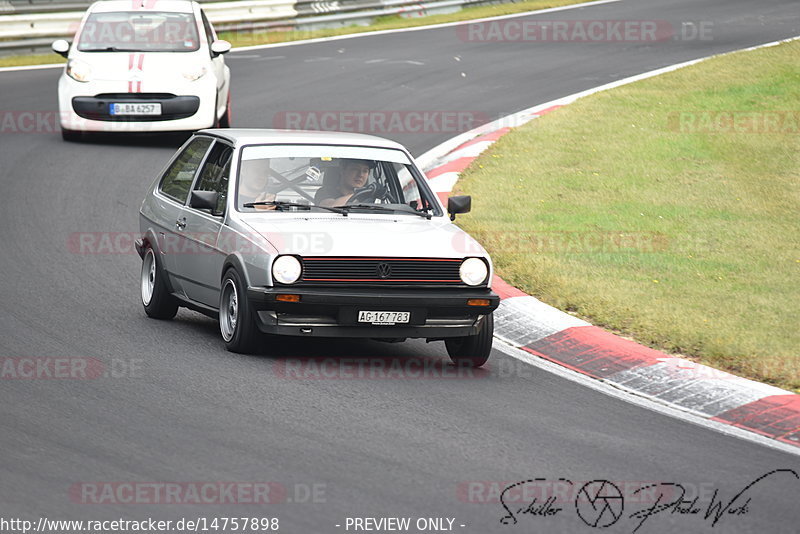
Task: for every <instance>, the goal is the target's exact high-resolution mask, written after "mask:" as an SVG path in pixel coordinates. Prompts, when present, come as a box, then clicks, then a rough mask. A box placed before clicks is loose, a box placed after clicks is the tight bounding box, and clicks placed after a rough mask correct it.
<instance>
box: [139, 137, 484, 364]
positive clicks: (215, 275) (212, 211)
mask: <svg viewBox="0 0 800 534" xmlns="http://www.w3.org/2000/svg"><path fill="white" fill-rule="evenodd" d="M469 209H470V198H469V197H465V196H462V197H450V198H449V199H448V203H447V209H446V210H445V208H444V206H443V205H442V203H441V201H440V200H439V198H438V197H437V195H436V194H435V193H434V192H433V191H431V188H430V187H429V185H428V183H427V180H426V179H425V176H424V174H423V173H422V172H421V171H420V170H419V169H418V168H417V166H416V164H415V163H414V160H413V158H412V157H411V155H410V154H409V153H408V151H407V150H406V149H405V148H403V147H402V146H401V145H399V144H397V143H395V142H392V141H389V140H386V139H381V138H378V137H373V136H367V135H360V134H346V133H332V132H300V131H278V130H237V129H220V130H203V131H200V132H198V133H196V134H195V135H194V136H192V137H191V139H189V140H188V141H187V142H186V143H185V144H184V145H183V146H182V147H181V148H180V149H179V150H178V152H177V153H176V154H175V156H173V158H172V160H171V161H170V162H169V163H168V164H167V166H166V167H165V169H164V170H163V172H161V174H159V175H158V176H157V177H156V179H155V181H154V183H153V185H152V187H151V188H150V190H149V191H148V193H147V196H146V198H145V199H144V202H143V203H142V207H141V209H140V211H139V220H140V229H141V238H140V239H139V240H137V242H136V248H137V251H138V252H139V255H140V256H141V257H142V275H141V282H140V284H141V297H142V304H143V305H144V310H145V312H146V313H147V315H148V316H150V317H154V318H157V319H171V318H173V317H174V316H175V314H176V313H177V310H178V308H179V307H180V306H184V307H186V308H190V309H192V310H196V311H198V312H201V313H204V314H206V315H208V316H211V317H214V318H218V319H219V324H220V332H221V334H222V339H223V340H224V341H225V344H226V346H227V348H228V349H229V350H232V351H235V352H251V351H254V350H257V349H258V348H259V346H260V345H261V344H264V343H265V334H266V335H286V336H322V337H351V338H374V339H383V340H392V341H401V340H404V339H406V338H426V339H428V340H430V341H432V340H443V341H445V344H446V347H447V352H448V354H449V355H450V357H451V359H452V360H453V361H454V362H455V363H457V364H464V365H472V366H480V365H483V364H484V363H485V362H486V360H487V358H488V357H489V353H490V352H491V345H492V333H493V328H494V327H493V319H492V312H493V311H494V310H495V309H496V308H497V306H498V304H499V298H498V296H497V295H496V294H494V293H493V292H492V291H491V289H490V284H491V279H492V264H491V261H490V259H489V256H488V254H487V253H486V251H485V250H484V249H483V248H482V247H481V246H480V245H479V244H478V243H477V242H476V241H475V240H474V239H472V238H471V237H469V235H467V234H466V233H465V232H464V231H462V230H461V229H459V228H458V227H457V226H456V225H454V224H453V223H452V222H451V221H452V219H453V218H454V217H455V215H456V214H458V213H465V212H468V211H469ZM446 212H447V213H449V217H448V216H447V214H446Z"/></svg>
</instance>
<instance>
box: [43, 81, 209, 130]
mask: <svg viewBox="0 0 800 534" xmlns="http://www.w3.org/2000/svg"><path fill="white" fill-rule="evenodd" d="M126 90H127V82H120V81H96V82H89V83H86V84H81V83H79V82H76V81H74V80H72V79H71V78H70V77H69V76H67V75H66V74H62V75H61V78H60V79H59V83H58V107H59V115H60V122H61V128H62V129H65V130H72V131H79V132H108V133H115V132H118V133H128V132H145V133H147V132H176V131H196V130H201V129H203V128H209V127H212V126H213V125H214V124H215V122H216V118H217V110H216V109H215V104H216V85H215V82H214V80H213V79H209V80H201V81H198V82H194V83H192V84H178V85H174V86H168V85H167V84H158V85H153V84H148V89H147V92H145V93H126ZM123 102H133V103H148V102H160V103H161V104H162V107H161V109H162V115H161V116H160V117H151V116H128V117H116V118H112V116H111V114H110V113H109V104H112V103H123ZM195 102H196V103H197V105H196V107H195V104H194V103H195ZM192 108H194V110H193V111H192V113H189V111H191V110H192Z"/></svg>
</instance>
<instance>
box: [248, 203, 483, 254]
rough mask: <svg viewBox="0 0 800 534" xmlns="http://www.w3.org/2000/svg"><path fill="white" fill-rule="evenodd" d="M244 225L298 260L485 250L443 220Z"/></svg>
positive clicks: (264, 219) (258, 220)
mask: <svg viewBox="0 0 800 534" xmlns="http://www.w3.org/2000/svg"><path fill="white" fill-rule="evenodd" d="M241 222H242V223H244V224H245V225H247V226H249V227H250V228H251V229H252V230H253V231H254V232H256V233H257V234H259V235H261V236H263V237H264V238H265V239H267V240H268V241H269V242H270V243H272V245H273V246H274V247H275V248H276V249H277V250H278V253H279V254H298V255H300V256H331V257H333V256H372V257H377V256H385V257H402V258H431V257H432V258H463V257H465V256H486V251H485V250H484V249H483V247H481V246H480V244H478V242H477V241H475V240H474V239H472V238H471V237H470V236H469V235H468V234H467V233H466V232H464V231H463V230H461V229H460V228H458V227H457V226H456V225H454V224H452V223H451V222H450V221H449V220H447V219H446V218H445V217H434V218H432V219H431V220H427V219H424V218H422V217H417V216H415V215H397V216H394V215H373V214H360V213H351V214H350V215H348V216H347V217H345V216H342V215H338V214H330V215H327V214H314V215H308V214H306V215H302V216H301V215H295V214H292V213H270V214H265V215H260V214H248V215H247V216H246V217H242V218H241Z"/></svg>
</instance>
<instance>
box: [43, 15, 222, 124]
mask: <svg viewBox="0 0 800 534" xmlns="http://www.w3.org/2000/svg"><path fill="white" fill-rule="evenodd" d="M230 49H231V45H230V43H228V42H227V41H222V40H218V39H217V35H216V33H215V31H214V28H213V27H212V26H211V24H210V23H209V21H208V18H207V17H206V15H205V13H203V10H202V9H201V8H200V5H199V4H198V3H197V2H193V1H190V0H159V1H158V2H141V3H140V2H139V1H138V0H133V1H132V0H102V1H100V2H95V3H94V4H92V5H91V6H90V7H89V9H88V10H87V11H86V14H85V15H84V17H83V20H82V21H81V23H80V26H79V27H78V31H77V33H76V34H75V39H74V42H73V44H72V45H70V44H69V43H68V42H67V41H65V40H58V41H56V42H54V43H53V51H55V52H56V53H58V54H61V55H62V56H64V57H66V58H67V60H68V61H67V64H66V67H65V68H64V72H63V74H62V75H61V78H60V79H59V82H58V104H59V111H60V117H61V130H62V135H63V137H64V139H67V140H69V139H74V138H76V137H78V136H80V134H81V133H83V132H134V131H135V132H166V131H170V132H171V131H194V130H199V129H203V128H208V127H212V126H219V127H229V126H230V79H231V75H230V69H229V68H228V67H227V65H225V61H224V59H223V57H222V56H223V54H225V53H226V52H228V51H229V50H230Z"/></svg>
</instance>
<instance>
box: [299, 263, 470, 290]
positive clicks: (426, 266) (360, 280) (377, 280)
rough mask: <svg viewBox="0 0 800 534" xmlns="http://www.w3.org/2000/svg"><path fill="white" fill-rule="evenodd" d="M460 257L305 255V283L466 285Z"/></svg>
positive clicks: (303, 278) (303, 279)
mask: <svg viewBox="0 0 800 534" xmlns="http://www.w3.org/2000/svg"><path fill="white" fill-rule="evenodd" d="M460 267H461V260H460V259H438V258H436V259H433V258H324V257H323V258H303V276H302V278H301V282H300V283H302V284H305V285H342V284H346V285H381V286H383V285H438V286H442V285H462V284H463V282H462V281H461V277H460V276H459V274H458V270H459V268H460Z"/></svg>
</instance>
